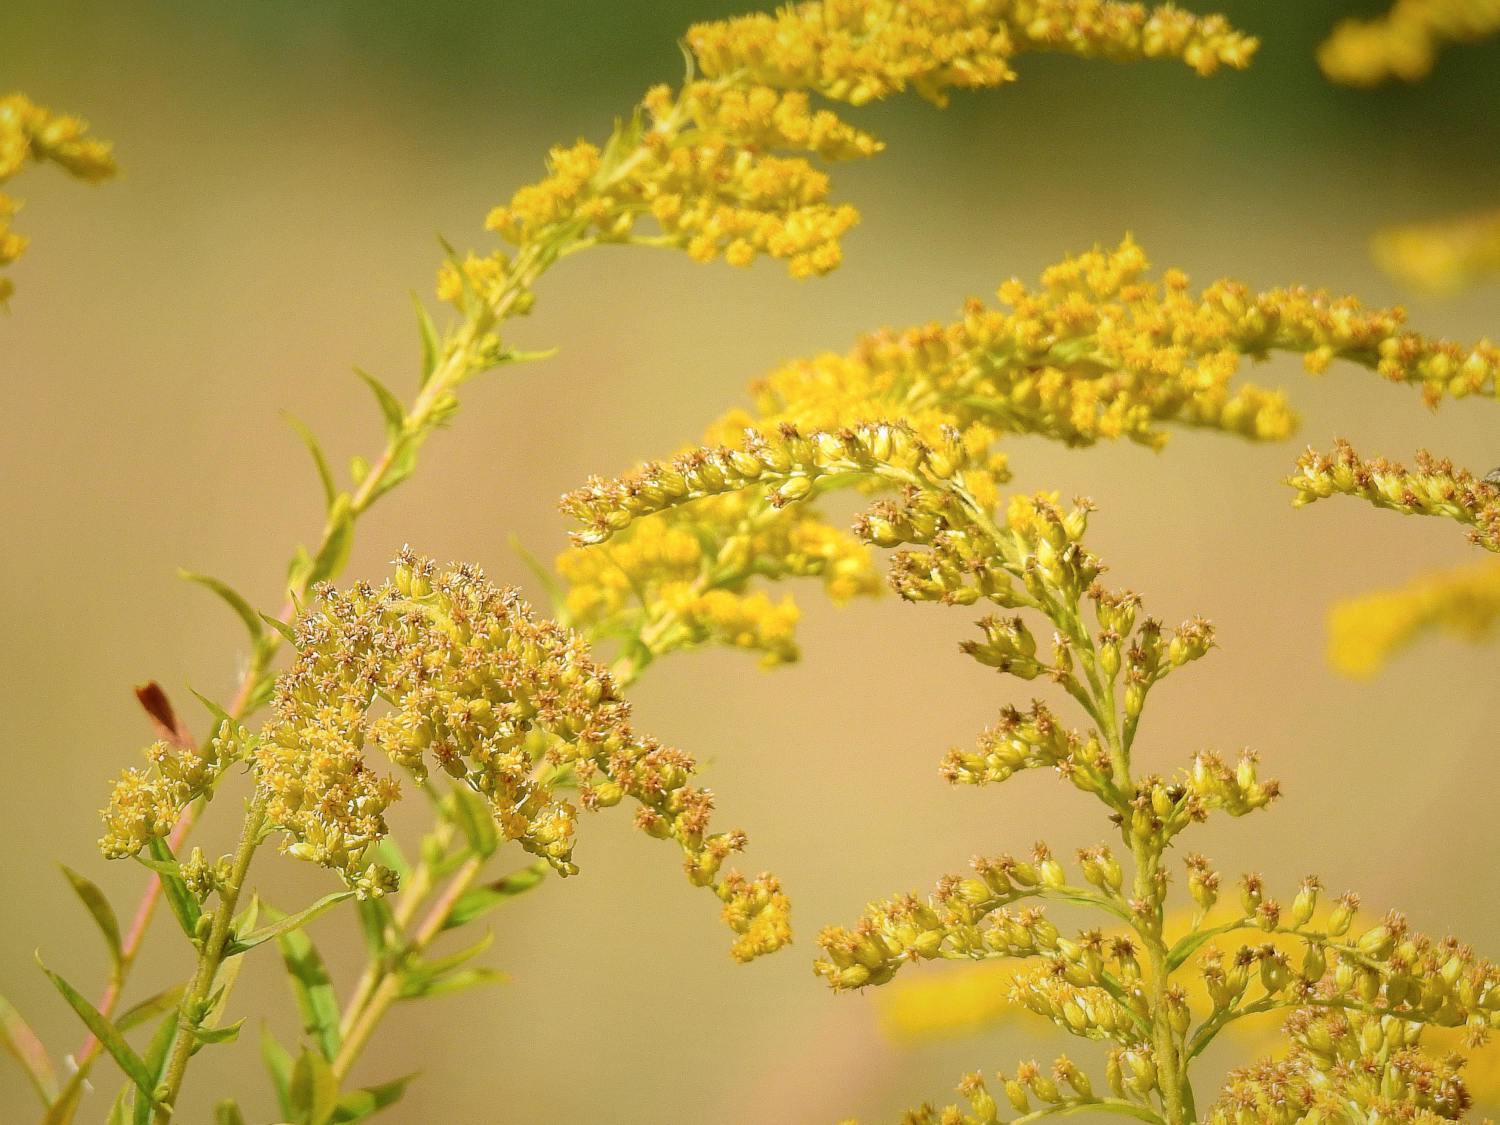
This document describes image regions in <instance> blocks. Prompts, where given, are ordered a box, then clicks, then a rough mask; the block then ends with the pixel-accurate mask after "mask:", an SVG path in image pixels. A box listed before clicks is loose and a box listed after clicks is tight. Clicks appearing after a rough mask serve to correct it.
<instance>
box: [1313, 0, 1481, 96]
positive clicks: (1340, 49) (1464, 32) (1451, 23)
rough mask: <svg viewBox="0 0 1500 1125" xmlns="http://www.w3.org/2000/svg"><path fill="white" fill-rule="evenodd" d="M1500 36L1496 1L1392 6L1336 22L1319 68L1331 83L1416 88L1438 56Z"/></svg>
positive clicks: (1401, 1) (1436, 0) (1399, 1)
mask: <svg viewBox="0 0 1500 1125" xmlns="http://www.w3.org/2000/svg"><path fill="white" fill-rule="evenodd" d="M1497 33H1500V3H1496V2H1495V0H1394V2H1393V3H1392V4H1391V7H1390V8H1389V9H1388V10H1387V11H1386V12H1384V13H1382V14H1381V15H1378V16H1376V17H1374V18H1372V19H1358V18H1355V19H1346V20H1343V21H1341V22H1340V23H1339V24H1338V25H1337V26H1336V27H1334V29H1333V32H1332V33H1331V34H1330V35H1329V36H1328V38H1327V39H1326V40H1324V41H1323V43H1322V44H1321V45H1320V46H1319V48H1318V65H1319V66H1320V67H1322V68H1323V73H1324V74H1325V75H1326V76H1327V77H1328V78H1329V79H1330V80H1331V81H1334V82H1338V83H1341V84H1343V85H1346V86H1379V85H1381V84H1383V83H1385V82H1389V81H1391V80H1392V79H1399V80H1400V81H1402V82H1418V81H1420V80H1421V79H1423V78H1426V77H1427V76H1428V75H1429V74H1431V73H1432V68H1433V67H1434V66H1435V65H1436V63H1437V56H1438V52H1439V51H1440V50H1441V49H1442V48H1443V47H1444V46H1446V45H1447V44H1450V43H1470V42H1474V41H1476V40H1479V39H1486V38H1489V37H1490V36H1492V35H1495V34H1497Z"/></svg>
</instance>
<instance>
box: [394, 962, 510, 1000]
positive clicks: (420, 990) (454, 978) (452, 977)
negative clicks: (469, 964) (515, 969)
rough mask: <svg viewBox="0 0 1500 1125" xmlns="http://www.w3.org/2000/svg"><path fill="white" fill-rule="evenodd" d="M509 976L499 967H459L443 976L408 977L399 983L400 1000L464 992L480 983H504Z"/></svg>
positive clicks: (477, 986)
mask: <svg viewBox="0 0 1500 1125" xmlns="http://www.w3.org/2000/svg"><path fill="white" fill-rule="evenodd" d="M509 980H510V976H509V975H508V974H506V973H503V972H501V971H500V970H499V969H485V968H476V969H460V970H459V971H458V972H456V973H449V974H448V975H447V976H444V977H437V978H435V979H434V978H430V977H423V976H420V975H419V976H414V977H408V978H407V979H406V980H405V981H404V982H403V983H402V985H401V999H402V1000H422V999H426V998H428V997H431V996H443V995H445V994H447V993H450V992H466V991H468V990H469V989H471V988H479V987H481V986H482V985H491V984H505V983H506V982H507V981H509Z"/></svg>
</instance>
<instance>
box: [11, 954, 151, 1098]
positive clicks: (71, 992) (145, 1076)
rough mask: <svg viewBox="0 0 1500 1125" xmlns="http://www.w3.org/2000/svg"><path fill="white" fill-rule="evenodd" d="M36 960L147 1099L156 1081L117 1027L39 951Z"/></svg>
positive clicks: (69, 1004) (70, 1005)
mask: <svg viewBox="0 0 1500 1125" xmlns="http://www.w3.org/2000/svg"><path fill="white" fill-rule="evenodd" d="M36 963H37V964H38V965H41V967H42V972H44V973H46V974H47V979H48V980H50V981H51V982H52V983H53V985H55V986H56V988H57V991H58V992H60V993H62V997H63V999H64V1000H66V1001H67V1002H68V1006H69V1007H71V1008H72V1009H73V1011H75V1012H77V1013H78V1018H79V1019H81V1020H83V1022H84V1024H85V1026H87V1027H88V1029H89V1030H90V1031H91V1032H93V1033H94V1038H95V1039H97V1040H99V1042H100V1043H101V1044H102V1045H103V1047H104V1049H105V1050H106V1051H108V1052H109V1053H110V1057H111V1058H113V1059H114V1060H115V1062H117V1063H119V1064H120V1069H121V1070H122V1071H124V1072H125V1076H126V1077H127V1078H129V1079H130V1080H131V1081H132V1082H134V1083H135V1084H136V1088H137V1089H139V1090H140V1091H141V1093H142V1094H144V1095H145V1096H146V1098H147V1100H150V1098H151V1096H152V1091H153V1090H154V1089H155V1086H156V1083H155V1082H154V1081H152V1076H151V1072H150V1071H149V1070H148V1069H146V1064H145V1062H143V1061H142V1060H141V1056H140V1055H138V1054H136V1053H135V1051H134V1050H133V1049H132V1048H131V1046H130V1044H129V1043H127V1042H125V1037H124V1036H123V1035H121V1034H120V1031H119V1029H118V1028H116V1027H115V1025H114V1024H112V1023H110V1022H109V1020H107V1019H105V1018H104V1016H102V1015H101V1014H100V1013H99V1010H98V1009H97V1008H95V1007H94V1006H93V1005H92V1004H90V1003H89V1002H88V1000H86V999H85V998H84V996H83V994H82V993H81V992H79V991H78V990H77V989H76V988H74V987H73V986H72V985H71V984H69V983H68V982H67V981H66V980H64V979H63V978H62V977H61V976H59V975H58V974H57V973H54V972H53V971H52V970H51V969H49V968H47V966H46V965H45V964H42V958H41V955H40V954H38V955H37V959H36Z"/></svg>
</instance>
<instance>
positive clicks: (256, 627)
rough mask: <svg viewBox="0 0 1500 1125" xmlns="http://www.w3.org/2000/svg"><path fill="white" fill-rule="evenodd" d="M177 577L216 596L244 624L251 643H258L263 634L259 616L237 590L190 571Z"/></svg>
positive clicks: (205, 575) (182, 572)
mask: <svg viewBox="0 0 1500 1125" xmlns="http://www.w3.org/2000/svg"><path fill="white" fill-rule="evenodd" d="M177 577H179V578H185V579H187V581H189V582H196V583H198V585H200V586H204V587H206V588H208V589H210V590H212V591H213V592H214V593H216V594H218V595H219V597H221V598H223V599H224V601H225V602H226V603H227V604H228V606H229V608H230V609H232V610H234V612H235V613H236V614H237V615H238V616H239V619H240V620H241V621H243V622H244V623H245V628H246V629H248V630H249V631H250V640H251V643H253V644H258V643H259V642H260V637H261V633H263V632H264V630H263V629H262V628H261V624H260V614H259V613H258V612H257V611H256V609H255V607H254V606H252V605H251V604H250V603H249V602H248V601H247V600H246V599H245V597H244V595H243V594H241V593H240V592H239V591H238V590H236V589H234V588H233V587H232V586H230V585H229V584H228V583H225V582H221V581H220V580H219V579H217V578H215V577H213V576H212V575H209V574H198V573H195V572H194V571H191V570H179V571H178V572H177Z"/></svg>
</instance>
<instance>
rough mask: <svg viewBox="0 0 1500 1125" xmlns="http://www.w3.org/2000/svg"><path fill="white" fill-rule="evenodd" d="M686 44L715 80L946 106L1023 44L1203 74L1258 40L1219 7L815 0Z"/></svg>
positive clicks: (1234, 61) (988, 81)
mask: <svg viewBox="0 0 1500 1125" xmlns="http://www.w3.org/2000/svg"><path fill="white" fill-rule="evenodd" d="M687 43H688V46H689V47H690V48H691V49H692V51H693V54H694V55H695V56H696V58H697V60H698V64H699V66H700V67H702V69H703V72H704V73H705V74H707V75H709V76H710V77H716V76H720V75H729V74H735V73H743V74H747V75H749V76H750V78H751V79H752V80H754V81H757V82H764V83H766V84H767V85H770V86H776V87H780V88H791V89H806V90H816V91H817V92H818V93H820V94H822V95H824V96H825V97H829V98H836V99H838V100H840V101H846V102H850V103H851V104H854V105H863V104H864V103H866V102H869V101H872V100H874V99H876V98H883V97H886V96H887V95H889V94H893V93H900V92H902V91H904V90H907V89H911V90H914V91H915V92H917V93H918V94H920V95H922V96H923V97H925V98H927V99H929V100H930V101H933V102H936V103H938V104H940V105H941V104H943V102H944V100H945V98H946V94H947V91H948V90H950V89H983V88H986V87H991V86H998V85H1001V84H1002V83H1005V82H1009V81H1011V80H1012V79H1013V78H1014V77H1015V74H1014V72H1013V71H1012V70H1011V67H1010V60H1011V59H1012V58H1014V57H1015V56H1016V55H1018V54H1021V53H1023V52H1026V51H1061V52H1066V53H1068V54H1073V55H1079V56H1082V57H1085V58H1109V59H1120V60H1125V59H1158V58H1175V59H1181V60H1183V61H1184V62H1186V63H1187V64H1188V65H1189V66H1191V67H1192V68H1193V69H1194V70H1196V71H1197V72H1198V73H1199V74H1205V75H1206V74H1212V73H1213V72H1214V71H1215V70H1217V69H1218V68H1219V67H1220V66H1232V67H1244V66H1247V65H1249V62H1250V59H1251V56H1252V55H1253V54H1254V53H1255V48H1256V41H1255V40H1254V39H1252V38H1250V37H1248V36H1246V35H1243V34H1241V33H1239V32H1237V31H1235V30H1234V29H1233V28H1231V27H1230V26H1229V24H1228V23H1227V21H1225V20H1224V18H1223V17H1222V16H1208V17H1201V18H1200V17H1197V16H1193V15H1191V14H1190V13H1188V12H1185V11H1183V10H1182V9H1181V8H1178V7H1175V6H1173V5H1171V4H1167V5H1163V6H1161V7H1157V8H1153V9H1150V10H1148V9H1147V8H1146V7H1145V6H1143V5H1141V4H1127V3H1116V2H1114V0H821V2H814V3H798V4H790V5H787V6H786V7H783V8H781V9H779V10H778V11H777V12H776V13H775V14H774V15H772V14H766V13H755V14H752V15H746V16H740V17H737V18H734V19H728V20H719V21H716V22H713V23H703V24H698V25H697V26H695V27H693V28H692V29H690V30H689V31H688V35H687Z"/></svg>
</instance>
